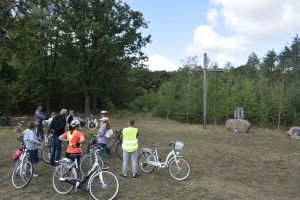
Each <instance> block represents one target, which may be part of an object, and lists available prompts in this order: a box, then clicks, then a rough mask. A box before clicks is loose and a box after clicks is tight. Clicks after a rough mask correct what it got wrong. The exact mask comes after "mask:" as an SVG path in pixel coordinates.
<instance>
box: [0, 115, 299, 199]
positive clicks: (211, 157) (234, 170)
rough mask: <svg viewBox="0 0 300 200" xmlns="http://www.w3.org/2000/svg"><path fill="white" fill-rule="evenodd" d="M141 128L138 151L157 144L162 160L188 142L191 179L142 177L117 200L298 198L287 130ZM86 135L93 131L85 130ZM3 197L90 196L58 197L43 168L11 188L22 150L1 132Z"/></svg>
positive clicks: (166, 124) (115, 163) (141, 120)
mask: <svg viewBox="0 0 300 200" xmlns="http://www.w3.org/2000/svg"><path fill="white" fill-rule="evenodd" d="M135 119H136V125H137V127H139V129H140V140H139V141H140V147H146V146H149V145H150V144H154V143H155V144H157V145H158V149H159V152H160V154H161V158H165V156H166V154H167V153H168V150H169V147H168V143H169V142H170V141H172V140H181V141H183V142H184V143H185V145H186V146H185V149H184V151H183V156H184V157H185V158H186V159H187V160H188V161H189V162H190V164H191V168H192V172H191V175H190V177H189V179H188V180H186V181H183V182H177V181H175V180H173V179H172V178H171V177H170V176H169V174H168V171H167V170H166V169H165V170H159V171H156V172H154V173H153V174H141V176H140V177H139V178H138V179H137V180H132V179H128V180H120V190H119V193H118V196H117V199H122V200H123V199H145V200H146V199H174V200H176V199H180V200H181V199H230V200H232V199H243V200H244V199H272V200H275V199H280V200H281V199H300V198H299V195H298V193H299V185H300V175H299V174H300V173H298V170H299V169H300V165H299V163H300V156H299V152H300V145H299V142H300V141H298V140H291V139H289V138H288V137H287V136H286V135H285V134H284V131H274V130H267V129H257V128H253V129H251V133H249V134H239V135H235V134H233V133H231V132H229V131H227V130H226V129H225V128H224V126H208V129H206V130H203V129H202V127H201V126H200V125H186V124H180V123H177V122H173V121H166V120H159V119H155V118H151V117H149V116H142V115H140V116H135ZM112 122H113V124H112V125H113V127H114V129H120V128H122V127H124V126H126V119H125V118H122V117H116V116H115V118H112ZM85 131H86V132H89V131H87V130H85ZM0 137H1V141H2V142H1V145H0V157H1V159H0V176H1V183H0V194H1V196H0V198H1V199H74V198H75V199H88V198H90V196H89V194H88V193H87V192H84V191H77V192H76V193H72V194H70V195H67V196H61V195H58V194H56V193H55V192H54V190H53V188H52V185H51V176H52V171H53V169H52V168H51V167H50V166H48V165H46V164H44V163H42V162H41V163H40V165H39V166H38V167H37V172H38V173H39V174H40V176H39V177H37V178H33V180H32V181H31V182H30V184H29V185H28V186H27V187H26V188H25V189H21V190H16V189H13V188H12V186H11V179H10V174H11V171H12V166H13V165H12V161H11V154H12V152H13V151H14V149H15V148H16V147H17V146H18V144H17V142H16V135H15V134H13V133H11V131H10V130H8V129H5V128H1V129H0ZM108 163H109V164H110V167H111V170H112V171H113V172H114V173H115V174H116V175H119V174H121V162H120V160H119V159H118V158H116V156H115V155H112V156H110V158H109V160H108Z"/></svg>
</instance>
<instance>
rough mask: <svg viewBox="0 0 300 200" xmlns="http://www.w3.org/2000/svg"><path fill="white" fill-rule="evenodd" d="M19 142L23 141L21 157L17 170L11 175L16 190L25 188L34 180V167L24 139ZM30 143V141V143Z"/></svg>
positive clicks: (17, 163)
mask: <svg viewBox="0 0 300 200" xmlns="http://www.w3.org/2000/svg"><path fill="white" fill-rule="evenodd" d="M17 140H20V141H21V143H22V144H21V147H20V149H21V155H20V157H19V159H18V160H17V162H16V165H15V168H14V170H13V172H12V174H11V182H12V185H13V186H14V187H15V188H18V189H20V188H25V187H26V186H27V185H28V184H29V182H30V181H31V179H32V175H33V167H32V164H31V163H30V162H29V160H28V157H29V155H28V152H27V147H26V145H25V143H24V141H23V138H22V137H20V138H18V139H17ZM28 142H30V141H28Z"/></svg>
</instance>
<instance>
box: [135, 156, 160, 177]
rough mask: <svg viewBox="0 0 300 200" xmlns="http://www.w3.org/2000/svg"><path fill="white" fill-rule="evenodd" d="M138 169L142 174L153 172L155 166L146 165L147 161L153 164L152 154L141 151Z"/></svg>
mask: <svg viewBox="0 0 300 200" xmlns="http://www.w3.org/2000/svg"><path fill="white" fill-rule="evenodd" d="M138 161H139V168H140V170H141V171H142V172H144V173H147V174H149V173H152V172H153V171H154V170H155V168H156V167H155V166H153V165H150V164H148V162H147V161H153V162H155V161H156V159H155V157H154V155H153V154H152V153H150V152H149V151H142V152H141V153H140V155H139V157H138Z"/></svg>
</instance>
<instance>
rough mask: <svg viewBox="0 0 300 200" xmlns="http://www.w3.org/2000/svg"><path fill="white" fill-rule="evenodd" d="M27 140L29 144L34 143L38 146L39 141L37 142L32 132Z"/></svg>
mask: <svg viewBox="0 0 300 200" xmlns="http://www.w3.org/2000/svg"><path fill="white" fill-rule="evenodd" d="M28 140H29V141H30V142H34V143H36V144H40V143H41V142H40V141H38V139H37V136H36V135H35V134H34V132H33V131H32V132H31V133H30V134H29V137H28Z"/></svg>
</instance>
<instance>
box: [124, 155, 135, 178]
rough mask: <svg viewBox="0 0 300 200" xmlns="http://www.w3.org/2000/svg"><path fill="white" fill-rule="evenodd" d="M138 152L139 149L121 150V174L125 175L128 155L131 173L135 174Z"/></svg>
mask: <svg viewBox="0 0 300 200" xmlns="http://www.w3.org/2000/svg"><path fill="white" fill-rule="evenodd" d="M138 154H139V151H135V152H127V151H124V150H123V175H125V176H127V167H128V160H129V157H131V167H132V175H133V176H135V175H136V174H137V166H138Z"/></svg>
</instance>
